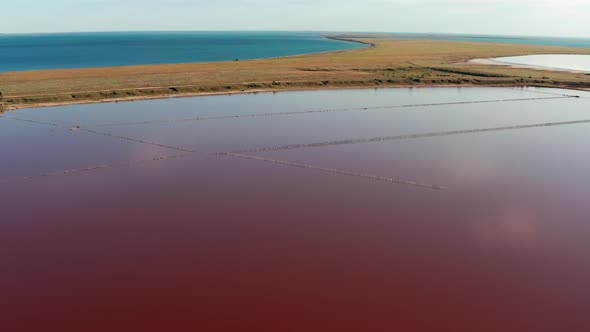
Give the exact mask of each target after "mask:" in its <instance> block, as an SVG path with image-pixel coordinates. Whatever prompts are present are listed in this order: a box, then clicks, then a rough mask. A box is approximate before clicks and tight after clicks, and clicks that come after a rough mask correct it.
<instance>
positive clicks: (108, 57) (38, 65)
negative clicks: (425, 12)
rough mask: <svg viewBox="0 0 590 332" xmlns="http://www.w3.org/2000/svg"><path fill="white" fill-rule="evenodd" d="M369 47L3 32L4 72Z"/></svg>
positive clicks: (0, 64) (232, 36) (305, 36)
mask: <svg viewBox="0 0 590 332" xmlns="http://www.w3.org/2000/svg"><path fill="white" fill-rule="evenodd" d="M383 36H391V37H395V38H405V39H431V40H462V41H476V42H492V43H517V44H535V45H554V46H569V47H590V39H581V38H551V37H547V38H542V37H510V36H470V35H448V34H447V35H445V34H383ZM362 47H366V45H363V44H359V43H352V42H346V41H338V40H332V39H328V38H325V37H324V36H323V35H322V34H321V33H317V32H96V33H57V34H14V35H10V34H9V35H2V34H0V72H6V71H19V70H37V69H56V68H86V67H108V66H126V65H143V64H165V63H187V62H211V61H231V60H236V59H238V60H248V59H259V58H272V57H281V56H290V55H298V54H307V53H316V52H326V51H335V50H347V49H355V48H362Z"/></svg>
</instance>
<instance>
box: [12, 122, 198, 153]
mask: <svg viewBox="0 0 590 332" xmlns="http://www.w3.org/2000/svg"><path fill="white" fill-rule="evenodd" d="M3 118H5V119H9V120H14V121H22V122H29V123H36V124H42V125H46V126H52V127H58V128H63V129H67V130H71V131H78V130H79V131H83V132H87V133H90V134H95V135H100V136H106V137H111V138H115V139H121V140H126V141H131V142H136V143H142V144H148V145H152V146H157V147H161V148H166V149H171V150H176V151H180V152H187V153H193V152H195V151H194V150H190V149H185V148H181V147H178V146H173V145H167V144H162V143H157V142H151V141H147V140H143V139H138V138H133V137H128V136H122V135H116V134H113V133H108V132H102V131H97V130H93V129H89V128H85V127H81V126H69V125H65V124H59V123H52V122H45V121H38V120H32V119H24V118H16V117H12V116H11V117H7V116H4V117H3Z"/></svg>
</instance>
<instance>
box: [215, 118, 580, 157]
mask: <svg viewBox="0 0 590 332" xmlns="http://www.w3.org/2000/svg"><path fill="white" fill-rule="evenodd" d="M588 123H590V120H577V121H567V122H548V123H536V124H529V125H516V126H507V127H494V128H478V129H465V130H454V131H439V132H431V133H424V134H408V135H399V136H382V137H372V138H357V139H348V140H340V141H327V142H318V143H305V144H290V145H275V146H266V147H259V148H254V149H250V150H236V151H231V152H221V153H217V155H227V154H245V153H258V152H269V151H285V150H294V149H307V148H319V147H323V146H331V145H348V144H361V143H376V142H386V141H396V140H406V139H416V138H427V137H441V136H454V135H465V134H477V133H485V132H495V131H508V130H519V129H529V128H539V127H556V126H567V125H576V124H588Z"/></svg>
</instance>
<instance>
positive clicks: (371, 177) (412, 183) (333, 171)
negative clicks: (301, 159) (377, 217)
mask: <svg viewBox="0 0 590 332" xmlns="http://www.w3.org/2000/svg"><path fill="white" fill-rule="evenodd" d="M225 155H226V156H229V157H235V158H242V159H250V160H257V161H263V162H266V163H271V164H276V165H281V166H289V167H296V168H303V169H310V170H316V171H322V172H324V173H331V174H338V175H346V176H352V177H358V178H363V179H369V180H373V181H380V182H388V183H394V184H400V185H406V186H414V187H420V188H426V189H432V190H445V189H447V188H445V187H442V186H437V185H431V184H424V183H419V182H415V181H408V180H403V179H398V178H391V177H385V176H380V175H373V174H366V173H358V172H351V171H345V170H340V169H336V168H327V167H319V166H313V165H308V164H301V163H295V162H290V161H284V160H277V159H270V158H263V157H257V156H252V155H246V154H239V153H226V154H225Z"/></svg>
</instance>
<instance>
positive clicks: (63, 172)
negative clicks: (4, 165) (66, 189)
mask: <svg viewBox="0 0 590 332" xmlns="http://www.w3.org/2000/svg"><path fill="white" fill-rule="evenodd" d="M191 155H192V154H179V155H171V156H159V157H153V158H151V159H138V160H131V161H121V162H115V163H105V164H98V165H93V166H87V167H81V168H76V169H68V170H61V171H51V172H44V173H39V174H36V175H30V176H23V177H18V178H15V179H3V180H0V183H9V182H11V181H17V180H21V181H27V180H34V179H39V178H45V177H52V176H60V175H68V174H76V173H86V172H91V171H96V170H101V169H108V168H114V167H133V166H135V165H138V164H143V163H147V162H153V161H164V160H171V159H179V158H184V157H188V156H191Z"/></svg>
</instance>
